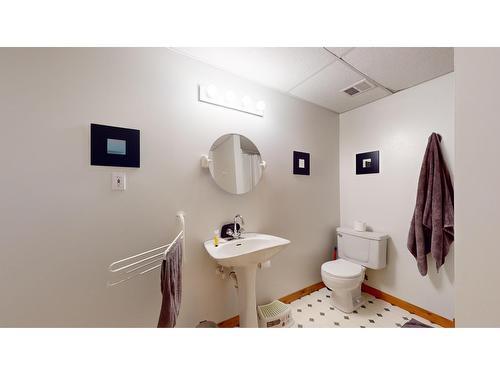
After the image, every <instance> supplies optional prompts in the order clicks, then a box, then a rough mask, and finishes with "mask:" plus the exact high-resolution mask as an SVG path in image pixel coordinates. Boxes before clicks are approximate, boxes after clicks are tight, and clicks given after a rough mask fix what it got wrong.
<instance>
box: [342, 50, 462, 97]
mask: <svg viewBox="0 0 500 375" xmlns="http://www.w3.org/2000/svg"><path fill="white" fill-rule="evenodd" d="M343 59H344V60H345V61H347V62H348V63H349V64H351V65H352V66H354V67H355V68H356V69H358V70H359V71H361V72H363V73H364V74H366V75H367V76H369V77H370V78H372V79H374V80H375V81H377V82H378V83H380V84H381V85H383V86H385V87H387V88H390V89H392V90H396V91H397V90H403V89H406V88H408V87H411V86H415V85H417V84H419V83H422V82H425V81H428V80H430V79H433V78H436V77H439V76H441V75H443V74H446V73H449V72H452V71H453V48H380V47H365V48H354V49H353V50H352V51H349V52H348V53H347V54H346V55H345V56H344V57H343Z"/></svg>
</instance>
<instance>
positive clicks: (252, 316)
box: [204, 233, 290, 327]
mask: <svg viewBox="0 0 500 375" xmlns="http://www.w3.org/2000/svg"><path fill="white" fill-rule="evenodd" d="M289 243H290V241H289V240H287V239H284V238H280V237H276V236H271V235H269V234H261V233H245V234H244V235H243V236H242V237H241V238H239V239H236V240H230V241H227V240H221V241H220V243H219V246H217V247H215V246H214V243H213V240H209V241H205V243H204V245H205V249H206V250H207V251H208V253H209V254H210V256H211V257H212V258H213V259H215V261H216V262H217V263H219V264H220V265H221V266H224V267H233V268H234V271H235V272H236V277H237V278H238V308H239V314H240V327H258V322H257V303H256V296H255V276H256V273H257V265H258V264H259V263H263V262H265V261H267V260H269V259H270V258H271V257H273V256H274V255H276V254H277V253H279V252H280V251H281V250H283V249H284V248H285V246H286V245H288V244H289Z"/></svg>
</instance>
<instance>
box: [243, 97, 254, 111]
mask: <svg viewBox="0 0 500 375" xmlns="http://www.w3.org/2000/svg"><path fill="white" fill-rule="evenodd" d="M241 103H242V104H243V108H249V107H250V106H251V105H252V98H251V97H249V96H248V95H245V96H244V97H243V99H241Z"/></svg>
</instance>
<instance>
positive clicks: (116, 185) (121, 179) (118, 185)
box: [111, 172, 127, 190]
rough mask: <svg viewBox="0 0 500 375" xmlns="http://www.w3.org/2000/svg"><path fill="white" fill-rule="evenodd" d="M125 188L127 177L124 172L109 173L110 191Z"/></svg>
mask: <svg viewBox="0 0 500 375" xmlns="http://www.w3.org/2000/svg"><path fill="white" fill-rule="evenodd" d="M126 188H127V176H126V174H125V173H124V172H113V173H111V190H125V189H126Z"/></svg>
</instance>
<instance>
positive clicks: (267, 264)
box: [259, 260, 271, 268]
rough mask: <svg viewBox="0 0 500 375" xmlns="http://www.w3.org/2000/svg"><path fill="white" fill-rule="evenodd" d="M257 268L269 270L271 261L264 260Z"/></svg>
mask: <svg viewBox="0 0 500 375" xmlns="http://www.w3.org/2000/svg"><path fill="white" fill-rule="evenodd" d="M259 268H271V261H270V260H266V261H265V262H263V263H259Z"/></svg>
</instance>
